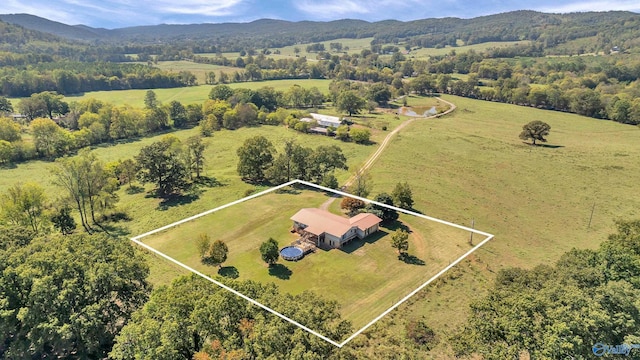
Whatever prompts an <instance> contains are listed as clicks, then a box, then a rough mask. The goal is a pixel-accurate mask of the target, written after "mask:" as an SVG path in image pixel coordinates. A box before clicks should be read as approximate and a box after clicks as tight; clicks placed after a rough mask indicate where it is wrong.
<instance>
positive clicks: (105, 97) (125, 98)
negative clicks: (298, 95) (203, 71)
mask: <svg viewBox="0 0 640 360" xmlns="http://www.w3.org/2000/svg"><path fill="white" fill-rule="evenodd" d="M195 65H199V64H195ZM330 82H331V81H330V80H321V79H296V80H270V81H253V82H241V83H233V84H229V86H230V87H232V88H234V89H235V88H247V89H253V90H256V89H259V88H261V87H265V86H270V87H273V88H274V89H276V90H280V91H286V90H287V89H289V88H290V87H291V86H293V85H300V86H302V87H304V88H311V87H314V86H315V87H317V88H318V89H319V90H320V91H321V92H323V93H328V92H329V83H330ZM211 87H212V86H211V85H200V86H190V87H181V88H172V89H153V91H154V92H155V93H156V95H157V97H158V100H160V101H161V102H163V103H168V102H170V101H172V100H178V101H180V102H182V103H183V104H191V103H200V104H201V103H203V102H204V101H205V100H206V99H208V98H209V92H210V91H211ZM146 92H147V90H114V91H92V92H88V93H84V94H82V95H77V96H67V97H65V101H74V100H82V99H86V98H95V99H98V100H102V101H108V102H111V103H113V104H116V105H121V104H130V105H132V106H137V107H142V106H144V96H145V94H146ZM13 100H14V101H13V103H14V104H17V102H16V101H15V100H19V99H13Z"/></svg>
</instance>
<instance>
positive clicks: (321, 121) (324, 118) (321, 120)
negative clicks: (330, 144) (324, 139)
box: [300, 113, 342, 134]
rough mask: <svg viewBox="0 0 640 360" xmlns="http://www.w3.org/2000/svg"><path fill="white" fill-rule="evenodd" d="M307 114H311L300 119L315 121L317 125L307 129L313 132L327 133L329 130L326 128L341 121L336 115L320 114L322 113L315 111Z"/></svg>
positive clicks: (335, 125)
mask: <svg viewBox="0 0 640 360" xmlns="http://www.w3.org/2000/svg"><path fill="white" fill-rule="evenodd" d="M309 115H310V116H311V118H302V119H300V121H305V122H313V121H315V122H316V123H317V124H318V126H317V127H313V128H311V129H309V131H311V132H315V133H321V134H329V130H328V129H327V128H328V127H332V128H337V127H338V126H340V124H341V123H342V121H341V120H340V118H339V117H337V116H330V115H322V114H316V113H311V114H309Z"/></svg>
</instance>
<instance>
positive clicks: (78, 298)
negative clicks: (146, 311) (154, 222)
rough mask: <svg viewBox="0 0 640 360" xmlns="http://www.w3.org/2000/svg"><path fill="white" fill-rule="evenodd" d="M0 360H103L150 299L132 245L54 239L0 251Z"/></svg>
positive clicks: (107, 240)
mask: <svg viewBox="0 0 640 360" xmlns="http://www.w3.org/2000/svg"><path fill="white" fill-rule="evenodd" d="M0 258H2V259H3V261H2V263H1V264H0V269H1V270H2V271H0V289H2V295H0V298H1V299H2V301H0V343H1V344H2V346H1V347H0V357H2V358H4V359H32V358H38V359H44V358H78V359H102V358H106V356H107V354H108V352H109V351H110V350H111V347H112V345H113V341H114V338H115V336H116V335H117V334H118V333H119V331H120V329H121V328H122V327H123V326H124V324H125V323H126V322H127V320H128V319H129V318H130V316H131V313H132V312H133V311H135V310H136V309H138V308H139V307H141V306H142V305H143V304H144V302H145V301H146V300H147V292H148V289H149V286H148V284H147V282H146V277H147V275H148V274H149V269H148V267H147V265H146V264H145V261H144V259H143V258H141V257H140V255H139V254H138V253H136V252H135V251H134V249H133V247H132V246H131V245H130V242H129V241H126V240H123V239H114V238H112V237H108V236H102V235H86V234H83V235H71V236H61V235H49V236H46V237H39V238H35V239H33V240H30V242H28V243H27V244H24V245H14V246H11V247H9V248H7V249H6V250H1V249H0Z"/></svg>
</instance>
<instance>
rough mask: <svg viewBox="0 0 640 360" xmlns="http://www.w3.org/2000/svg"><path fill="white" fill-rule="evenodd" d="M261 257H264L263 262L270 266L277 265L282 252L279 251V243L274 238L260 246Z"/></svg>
mask: <svg viewBox="0 0 640 360" xmlns="http://www.w3.org/2000/svg"><path fill="white" fill-rule="evenodd" d="M260 255H262V261H264V262H266V263H267V264H269V266H271V265H273V264H275V263H276V262H277V261H278V257H280V250H279V249H278V242H277V241H276V240H274V239H273V238H269V240H267V241H265V242H263V243H262V244H260Z"/></svg>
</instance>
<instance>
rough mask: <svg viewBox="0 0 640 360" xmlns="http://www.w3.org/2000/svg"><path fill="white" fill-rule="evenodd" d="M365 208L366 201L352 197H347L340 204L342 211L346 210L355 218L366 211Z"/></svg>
mask: <svg viewBox="0 0 640 360" xmlns="http://www.w3.org/2000/svg"><path fill="white" fill-rule="evenodd" d="M365 206H366V204H365V203H364V201H362V200H359V199H354V198H350V197H345V198H344V199H342V201H341V202H340V208H341V209H342V210H346V211H347V212H348V213H349V216H355V215H356V214H357V213H359V212H360V210H362V209H364V207H365Z"/></svg>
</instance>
